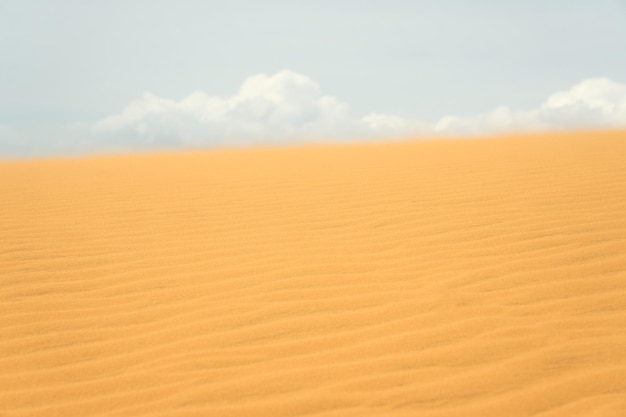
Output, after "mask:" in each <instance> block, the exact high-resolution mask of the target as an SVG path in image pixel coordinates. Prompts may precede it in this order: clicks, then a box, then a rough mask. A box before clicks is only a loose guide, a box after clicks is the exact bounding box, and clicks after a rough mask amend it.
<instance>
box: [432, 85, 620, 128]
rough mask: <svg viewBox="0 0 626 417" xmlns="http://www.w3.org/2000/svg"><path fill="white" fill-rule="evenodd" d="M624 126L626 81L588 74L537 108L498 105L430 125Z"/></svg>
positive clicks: (515, 126)
mask: <svg viewBox="0 0 626 417" xmlns="http://www.w3.org/2000/svg"><path fill="white" fill-rule="evenodd" d="M623 127H626V84H620V83H617V82H615V81H612V80H610V79H607V78H589V79H585V80H583V81H581V82H580V83H578V84H576V85H575V86H573V87H572V88H570V89H569V90H565V91H559V92H557V93H554V94H552V95H550V96H549V97H548V98H547V99H546V100H545V101H544V102H543V103H542V104H541V105H540V106H539V107H538V108H536V109H531V110H511V109H510V108H508V107H506V106H501V107H497V108H495V109H493V110H492V111H490V112H488V113H485V114H482V115H478V116H473V117H454V116H446V117H444V118H442V119H441V120H439V121H438V122H437V123H435V125H434V130H435V132H438V133H445V134H471V135H474V134H490V133H503V132H512V131H536V130H565V129H581V128H582V129H594V128H604V129H613V128H623Z"/></svg>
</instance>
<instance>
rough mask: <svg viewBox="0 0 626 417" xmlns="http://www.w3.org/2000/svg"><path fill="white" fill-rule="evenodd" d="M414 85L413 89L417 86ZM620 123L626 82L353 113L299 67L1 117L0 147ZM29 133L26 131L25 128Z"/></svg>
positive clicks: (160, 144)
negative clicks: (495, 100)
mask: <svg viewBox="0 0 626 417" xmlns="http://www.w3.org/2000/svg"><path fill="white" fill-rule="evenodd" d="M417 93H418V92H416V94H417ZM624 127H626V84H621V83H618V82H615V81H612V80H610V79H606V78H590V79H585V80H582V81H581V82H580V83H578V84H576V85H574V86H573V87H571V88H570V89H568V90H565V91H559V92H556V93H554V94H552V95H550V96H549V97H548V98H547V99H546V100H545V101H544V102H543V103H541V104H540V105H539V106H538V107H536V108H534V109H526V110H514V109H511V108H509V107H506V106H500V107H497V108H495V109H493V110H491V111H489V112H486V113H484V114H479V115H476V116H472V117H457V116H445V117H443V118H441V119H440V120H438V121H436V122H434V123H426V122H423V121H420V120H414V119H410V118H406V117H401V116H399V115H394V114H385V113H371V114H367V115H364V116H358V115H354V114H352V113H351V111H350V108H349V106H348V104H346V103H344V102H342V101H341V100H339V99H337V98H336V97H334V96H332V95H329V94H326V93H324V92H323V91H322V89H321V88H320V86H319V85H318V84H317V83H315V82H314V81H313V80H311V79H310V78H308V77H306V76H305V75H302V74H299V73H296V72H293V71H287V70H285V71H280V72H278V73H276V74H273V75H266V74H259V75H254V76H252V77H249V78H247V79H246V80H245V81H244V82H243V84H242V85H241V87H240V88H239V89H238V90H237V91H236V93H235V94H233V95H231V96H230V97H218V96H214V95H210V94H208V93H206V92H203V91H196V92H193V93H191V94H189V95H188V96H187V97H185V98H183V99H181V100H174V99H169V98H165V97H159V96H158V95H156V94H153V93H150V92H146V93H144V94H143V95H142V96H141V97H139V98H138V99H136V100H135V101H133V102H131V103H130V104H128V105H127V106H126V108H124V109H123V110H122V111H121V112H120V113H119V114H114V115H111V116H108V117H106V118H104V119H102V120H100V121H97V122H96V123H91V124H84V123H83V124H81V123H76V124H73V125H72V126H66V129H65V130H63V129H62V132H56V133H58V134H59V137H60V138H62V139H60V140H59V141H57V142H50V141H49V140H47V139H44V134H43V133H46V135H45V137H46V138H49V134H50V132H42V133H39V134H38V135H33V134H30V133H28V132H21V131H19V130H17V129H14V128H12V127H11V126H6V125H5V126H0V152H4V153H7V152H8V153H9V154H11V153H16V154H45V153H46V150H47V151H48V152H52V153H85V152H99V151H128V150H136V149H173V148H193V147H199V148H206V147H223V146H239V145H250V144H275V143H286V142H293V141H333V140H351V139H354V140H364V139H369V138H390V137H409V136H413V137H420V136H424V137H426V136H427V137H432V136H438V135H439V136H459V135H489V134H500V133H508V132H520V131H521V132H527V131H538V130H541V131H544V130H566V129H581V128H584V129H594V128H603V129H605V128H608V129H611V128H624ZM31 136H32V137H31Z"/></svg>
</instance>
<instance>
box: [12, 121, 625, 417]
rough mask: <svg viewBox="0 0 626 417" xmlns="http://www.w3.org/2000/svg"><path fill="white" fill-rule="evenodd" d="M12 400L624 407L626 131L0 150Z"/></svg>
mask: <svg viewBox="0 0 626 417" xmlns="http://www.w3.org/2000/svg"><path fill="white" fill-rule="evenodd" d="M0 196H2V197H1V198H2V199H1V204H0V230H1V235H0V416H2V417H7V416H11V417H13V416H15V417H17V416H20V417H21V416H63V417H70V416H164V417H165V416H237V417H239V416H272V417H276V416H315V417H331V416H365V417H367V416H425V417H429V416H481V417H488V416H509V417H512V416H543V417H555V416H568V417H569V416H614V417H617V416H625V415H626V133H624V132H621V133H620V132H604V133H573V134H552V135H534V136H528V137H525V136H510V137H504V138H495V139H479V140H433V141H407V142H397V143H386V144H358V145H342V146H322V145H320V146H303V147H294V148H282V149H246V150H217V151H208V152H188V153H169V154H168V153H162V154H149V155H134V156H130V155H129V156H100V157H88V158H87V157H86V158H77V159H68V158H66V159H48V160H32V161H5V162H2V163H0Z"/></svg>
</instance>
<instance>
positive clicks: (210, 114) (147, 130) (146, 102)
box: [94, 71, 359, 146]
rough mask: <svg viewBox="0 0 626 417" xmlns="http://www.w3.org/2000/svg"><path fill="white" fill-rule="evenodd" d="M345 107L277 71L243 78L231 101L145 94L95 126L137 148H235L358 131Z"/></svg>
mask: <svg viewBox="0 0 626 417" xmlns="http://www.w3.org/2000/svg"><path fill="white" fill-rule="evenodd" d="M357 122H358V121H356V120H354V119H353V118H352V117H350V115H349V114H348V106H347V105H346V104H344V103H342V102H340V101H339V100H337V99H336V98H334V97H332V96H329V95H325V94H323V93H322V91H321V90H320V88H319V86H318V85H317V84H316V83H315V82H313V81H312V80H311V79H309V78H307V77H306V76H304V75H301V74H297V73H295V72H291V71H281V72H279V73H277V74H275V75H272V76H268V75H265V74H260V75H255V76H253V77H249V78H248V79H246V80H245V82H244V83H243V84H242V86H241V87H240V88H239V91H238V92H237V93H236V94H234V95H233V96H231V97H227V98H221V97H216V96H210V95H208V94H206V93H204V92H201V91H196V92H194V93H192V94H190V95H188V96H187V97H185V98H183V99H182V100H180V101H176V100H170V99H166V98H161V97H158V96H156V95H154V94H151V93H145V94H144V95H143V96H142V97H141V98H139V99H138V100H136V101H134V102H132V103H131V104H130V105H128V106H127V107H126V108H125V109H124V111H123V112H122V113H120V114H117V115H114V116H110V117H107V118H106V119H104V120H101V121H100V122H98V123H97V124H96V125H95V127H94V131H95V133H96V134H98V135H99V136H102V137H107V136H110V137H115V138H118V139H119V138H122V140H123V141H128V140H131V141H133V142H134V143H135V144H136V145H157V146H158V145H166V146H167V145H173V144H182V145H191V146H194V145H197V146H203V145H224V144H228V145H236V144H240V143H250V142H254V141H268V140H272V141H281V140H286V139H290V138H294V137H304V138H315V137H320V138H324V137H329V136H337V137H338V136H341V135H346V134H351V133H354V132H355V131H358V130H359V129H358V123H357Z"/></svg>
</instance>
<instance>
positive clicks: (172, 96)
mask: <svg viewBox="0 0 626 417" xmlns="http://www.w3.org/2000/svg"><path fill="white" fill-rule="evenodd" d="M625 45H626V1H625V0H594V1H590V0H584V1H582V0H552V1H545V0H544V1H540V0H526V1H503V0H499V1H496V0H492V1H487V0H482V1H480V0H477V1H471V2H470V1H461V0H437V1H434V0H433V1H420V0H406V1H399V0H386V1H373V2H367V1H354V0H348V1H323V0H317V1H314V2H313V1H311V2H303V1H278V0H275V1H258V0H257V1H241V0H230V1H195V0H188V1H185V0H176V1H174V0H172V1H165V0H150V1H138V0H124V1H121V0H120V1H115V0H110V1H106V2H105V1H93V0H92V1H89V0H80V1H79V0H73V1H71V0H39V1H36V0H13V1H11V0H0V56H1V57H2V65H0V157H2V156H3V155H11V154H31V153H32V154H38V153H46V150H47V149H50V150H51V152H52V151H54V152H57V153H58V152H64V149H65V150H67V152H71V151H72V146H73V145H72V143H74V142H73V141H76V140H78V139H73V138H72V136H73V135H74V136H80V135H81V133H80V129H86V127H88V126H91V125H94V124H96V123H98V122H99V121H101V120H103V119H106V118H107V117H109V116H112V115H118V114H120V113H121V112H122V111H123V109H124V108H126V107H127V106H128V105H129V104H131V103H133V102H135V101H136V100H138V99H139V98H140V97H141V96H142V94H143V93H144V92H150V93H152V94H154V95H156V96H158V97H162V98H166V99H169V100H181V99H183V98H184V97H186V96H188V95H190V94H191V93H193V92H194V91H202V92H204V93H206V94H207V95H209V96H217V97H222V98H224V99H226V98H228V97H231V96H233V95H235V94H236V93H237V91H238V89H239V88H240V86H241V85H242V83H243V82H244V80H245V79H246V78H247V77H250V76H254V75H256V74H261V73H265V74H267V75H268V76H271V75H272V74H276V73H278V72H279V71H281V70H290V71H292V72H294V73H296V74H300V75H302V76H305V77H307V78H308V79H310V80H312V82H314V83H316V84H317V85H318V86H319V88H320V89H321V91H322V93H323V94H324V95H330V96H333V97H336V98H337V99H338V100H339V101H341V102H342V103H345V104H346V105H347V106H349V109H350V114H351V115H353V117H354V118H359V117H364V116H366V115H368V114H371V113H382V114H387V115H394V116H398V117H402V118H408V119H411V120H419V121H420V123H426V124H427V123H436V122H437V121H438V120H440V119H441V118H442V117H444V116H446V115H455V116H458V117H470V116H474V115H479V114H483V113H486V112H489V111H491V110H492V109H494V108H496V107H498V106H502V105H506V106H508V107H509V108H512V109H520V110H523V109H533V108H536V107H538V106H539V105H541V103H543V102H544V101H545V100H546V99H547V97H549V96H550V95H551V94H552V93H555V92H558V91H565V90H568V89H570V88H571V87H573V86H574V85H576V84H577V83H579V82H581V81H582V80H584V79H588V78H606V79H610V80H612V81H614V82H616V83H624V82H626V53H625V51H626V49H625V48H626V47H625ZM307 88H308V87H307ZM159 114H161V113H159ZM77 126H78V127H77ZM72 129H73V130H72ZM77 129H78V130H77ZM207 129H209V128H207ZM87 130H88V129H87ZM85 132H86V131H85ZM289 132H292V133H293V132H295V133H294V134H297V133H298V132H299V131H298V130H297V129H296V130H294V131H292V130H289ZM315 132H317V130H316V131H315ZM196 133H197V132H196ZM211 134H212V132H211V131H210V129H209V130H207V141H206V145H207V146H210V145H211V144H212V142H211V139H210V136H211ZM3 135H4V136H3ZM83 135H85V138H86V137H87V136H88V134H87V133H83ZM61 136H63V138H61ZM44 137H45V139H44ZM57 140H58V143H56V141H57ZM85 140H88V139H85ZM89 140H91V139H89ZM97 140H101V139H97ZM117 140H118V142H119V147H121V148H123V145H124V139H117ZM128 140H129V141H132V140H133V139H132V138H129V139H128ZM64 141H65V142H64ZM93 141H96V139H93ZM16 143H18V145H16ZM220 143H221V144H224V143H225V142H224V141H221V142H220ZM226 144H227V143H226ZM57 148H58V149H57ZM87 148H89V146H87ZM93 148H94V149H95V150H97V148H98V146H96V145H94V146H93ZM129 148H132V146H129ZM55 149H56V150H55Z"/></svg>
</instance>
